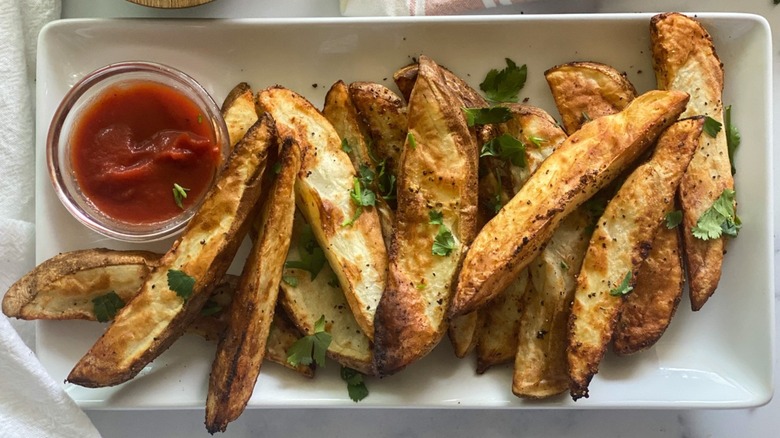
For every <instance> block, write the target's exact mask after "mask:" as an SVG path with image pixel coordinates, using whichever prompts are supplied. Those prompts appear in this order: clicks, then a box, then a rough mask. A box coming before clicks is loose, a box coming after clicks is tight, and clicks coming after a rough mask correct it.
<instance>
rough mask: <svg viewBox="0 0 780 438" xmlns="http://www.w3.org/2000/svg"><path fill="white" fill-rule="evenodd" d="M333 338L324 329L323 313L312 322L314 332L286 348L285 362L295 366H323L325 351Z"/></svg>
mask: <svg viewBox="0 0 780 438" xmlns="http://www.w3.org/2000/svg"><path fill="white" fill-rule="evenodd" d="M332 340H333V337H332V336H331V335H330V333H328V332H326V331H325V315H322V316H320V319H318V320H317V322H315V323H314V333H313V334H311V335H307V336H304V337H302V338H300V339H298V340H297V341H295V343H294V344H292V346H291V347H290V349H289V350H287V363H289V364H290V365H292V366H294V367H296V366H298V365H311V364H312V363H316V364H317V365H318V366H321V367H324V366H325V353H326V352H327V351H328V346H329V345H330V342H331V341H332Z"/></svg>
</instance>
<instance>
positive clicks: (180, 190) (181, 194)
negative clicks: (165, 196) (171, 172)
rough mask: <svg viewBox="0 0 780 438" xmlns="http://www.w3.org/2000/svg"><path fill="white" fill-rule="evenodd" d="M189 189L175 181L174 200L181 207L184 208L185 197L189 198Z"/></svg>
mask: <svg viewBox="0 0 780 438" xmlns="http://www.w3.org/2000/svg"><path fill="white" fill-rule="evenodd" d="M189 191H190V189H188V188H185V187H182V186H180V185H178V184H176V183H173V201H174V202H175V203H176V205H178V206H179V208H181V209H184V205H183V204H182V203H183V202H184V199H186V198H187V192H189Z"/></svg>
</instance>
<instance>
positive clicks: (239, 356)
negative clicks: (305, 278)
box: [206, 138, 301, 433]
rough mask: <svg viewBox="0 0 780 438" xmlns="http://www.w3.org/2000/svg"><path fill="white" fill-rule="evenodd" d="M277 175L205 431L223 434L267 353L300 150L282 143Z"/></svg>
mask: <svg viewBox="0 0 780 438" xmlns="http://www.w3.org/2000/svg"><path fill="white" fill-rule="evenodd" d="M278 163H279V165H280V167H279V172H278V173H277V174H276V177H275V178H274V179H273V183H272V184H271V188H270V193H269V196H268V197H267V198H266V199H265V201H264V203H263V207H262V211H261V213H260V230H259V232H258V233H257V239H255V241H254V245H253V246H252V250H251V252H250V253H249V257H248V258H247V260H246V263H245V264H244V268H243V271H242V274H241V283H240V284H239V287H238V289H237V290H236V293H235V295H234V296H233V301H232V302H231V304H230V308H229V309H228V311H227V312H228V315H227V327H226V328H225V332H224V334H223V335H222V337H221V339H220V341H219V344H218V345H217V352H216V356H215V358H214V363H213V365H212V367H211V375H210V376H209V389H208V395H207V397H206V430H208V431H209V433H215V432H216V431H222V432H224V431H225V429H226V428H227V425H228V423H230V422H231V421H233V420H235V419H236V418H238V417H239V416H240V415H241V413H242V412H244V409H245V408H246V404H247V402H248V401H249V398H250V397H251V396H252V392H253V391H254V387H255V382H256V381H257V376H258V375H259V374H260V367H261V365H262V364H263V359H264V357H265V352H266V342H267V340H268V335H269V332H270V330H271V321H272V320H273V315H274V310H275V308H276V298H277V296H278V294H279V282H280V281H281V278H282V269H283V267H284V261H285V259H286V257H287V250H288V248H289V247H290V238H291V236H292V223H293V215H294V214H295V180H296V177H297V176H298V171H299V170H300V168H301V150H300V148H299V147H298V145H297V144H296V143H294V142H293V141H292V140H291V139H289V138H287V139H283V140H282V145H281V151H280V153H279V161H278Z"/></svg>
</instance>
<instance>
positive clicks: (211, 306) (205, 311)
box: [200, 299, 222, 316]
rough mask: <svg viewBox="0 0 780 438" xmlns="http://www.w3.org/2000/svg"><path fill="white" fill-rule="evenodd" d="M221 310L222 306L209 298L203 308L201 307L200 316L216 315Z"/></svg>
mask: <svg viewBox="0 0 780 438" xmlns="http://www.w3.org/2000/svg"><path fill="white" fill-rule="evenodd" d="M221 311H222V306H220V305H219V303H217V302H216V301H214V300H211V299H209V300H206V304H204V305H203V308H201V309H200V316H211V315H216V314H217V313H219V312H221Z"/></svg>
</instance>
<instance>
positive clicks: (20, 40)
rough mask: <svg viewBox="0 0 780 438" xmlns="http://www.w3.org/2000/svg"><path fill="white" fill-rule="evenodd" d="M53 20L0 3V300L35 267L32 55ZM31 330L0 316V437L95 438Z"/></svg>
mask: <svg viewBox="0 0 780 438" xmlns="http://www.w3.org/2000/svg"><path fill="white" fill-rule="evenodd" d="M59 16H60V2H59V0H0V35H2V37H0V60H2V62H0V126H1V127H2V130H3V133H2V135H0V294H3V293H5V291H6V290H7V289H8V287H9V286H10V285H11V284H12V283H13V282H14V281H16V280H17V279H19V277H21V276H22V275H23V274H24V273H25V272H27V271H28V270H30V269H31V268H32V267H33V266H34V263H35V252H34V251H35V246H34V233H35V226H34V222H33V220H34V216H35V204H34V198H35V184H34V181H35V166H34V164H35V144H34V139H35V135H34V126H35V124H34V113H35V109H34V102H35V98H34V96H35V92H34V90H35V48H36V43H37V40H38V32H40V30H41V27H43V25H44V24H46V23H47V22H49V21H51V20H54V19H56V18H59ZM32 327H33V325H32V323H29V322H23V321H9V320H8V318H7V317H6V316H5V315H2V314H0V436H2V437H20V438H21V437H24V438H30V437H99V436H100V434H99V433H98V431H97V430H96V429H95V427H94V426H93V425H92V422H91V421H90V420H89V418H88V417H87V416H86V415H85V414H84V412H82V411H81V410H80V409H79V407H78V406H77V405H76V403H75V402H74V401H73V400H72V399H71V398H70V397H69V396H68V395H67V394H66V393H65V391H64V390H63V389H62V386H61V385H60V384H59V383H57V382H55V381H54V380H52V378H51V377H50V376H49V375H48V374H47V373H46V371H45V370H44V369H43V367H42V366H41V364H40V362H39V361H38V359H37V358H36V357H35V354H33V352H32V351H31V350H30V348H29V346H31V345H33V342H34V331H33V328H32ZM17 331H18V332H17ZM20 335H21V337H20ZM22 338H24V339H22Z"/></svg>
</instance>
